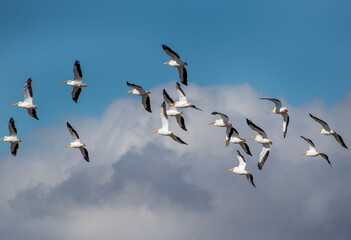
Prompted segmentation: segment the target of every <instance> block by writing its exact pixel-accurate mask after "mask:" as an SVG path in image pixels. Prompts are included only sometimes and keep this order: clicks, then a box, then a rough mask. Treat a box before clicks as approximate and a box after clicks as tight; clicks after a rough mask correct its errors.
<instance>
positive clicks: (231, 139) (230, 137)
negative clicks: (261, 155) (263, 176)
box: [223, 126, 252, 156]
mask: <svg viewBox="0 0 351 240" xmlns="http://www.w3.org/2000/svg"><path fill="white" fill-rule="evenodd" d="M226 135H227V137H226V140H225V141H224V142H223V143H226V147H228V146H229V143H233V144H239V145H240V146H241V148H242V149H243V150H244V151H245V152H246V153H247V154H248V155H250V156H252V154H251V151H250V148H249V146H248V145H247V144H246V140H245V139H242V138H240V136H239V133H238V131H237V130H236V129H235V128H233V127H232V126H230V127H227V132H226Z"/></svg>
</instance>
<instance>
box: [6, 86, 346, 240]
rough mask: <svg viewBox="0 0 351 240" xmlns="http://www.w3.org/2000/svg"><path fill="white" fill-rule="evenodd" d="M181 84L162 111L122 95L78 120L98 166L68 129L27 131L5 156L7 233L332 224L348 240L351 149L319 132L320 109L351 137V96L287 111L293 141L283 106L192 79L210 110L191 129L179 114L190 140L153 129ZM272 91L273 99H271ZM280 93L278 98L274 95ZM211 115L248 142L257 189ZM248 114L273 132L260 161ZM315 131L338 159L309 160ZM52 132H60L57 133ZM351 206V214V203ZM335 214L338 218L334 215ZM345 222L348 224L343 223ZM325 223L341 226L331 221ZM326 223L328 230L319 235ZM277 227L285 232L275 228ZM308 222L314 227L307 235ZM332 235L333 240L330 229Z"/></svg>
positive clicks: (153, 234) (254, 231)
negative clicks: (237, 171)
mask: <svg viewBox="0 0 351 240" xmlns="http://www.w3.org/2000/svg"><path fill="white" fill-rule="evenodd" d="M174 85H175V84H174V83H169V84H167V85H164V86H159V87H157V88H155V89H151V92H152V94H151V99H152V101H151V104H152V110H153V112H152V114H149V113H148V112H146V111H145V110H144V109H143V106H142V105H141V103H140V99H139V98H138V97H136V96H133V97H134V98H132V97H131V98H128V99H127V98H126V99H117V100H115V101H114V102H113V103H112V104H111V105H110V106H109V107H108V108H107V109H106V110H105V112H104V114H103V116H102V117H101V119H93V118H89V119H85V118H79V117H72V118H71V119H69V122H70V123H71V125H72V126H73V127H74V128H75V129H76V130H77V131H78V133H79V135H80V137H81V140H82V142H84V143H86V144H87V149H88V151H89V154H90V158H91V162H90V163H86V162H85V161H84V159H83V158H82V156H81V153H80V152H79V151H78V150H76V149H65V147H64V146H65V145H66V144H67V143H69V142H70V141H71V139H70V135H69V133H68V131H67V129H66V127H65V123H64V122H63V123H62V127H59V128H57V127H46V128H39V129H35V130H34V131H33V133H31V134H30V135H29V136H24V137H23V141H24V142H23V144H22V145H21V148H20V149H19V153H18V157H16V158H15V159H9V157H8V154H3V155H2V156H1V162H0V191H1V195H0V213H2V217H1V218H0V229H1V230H2V232H3V236H7V238H8V239H23V238H24V237H25V236H27V237H28V236H31V237H33V239H34V238H36V239H96V238H101V239H116V238H118V239H214V238H219V239H223V238H228V237H231V236H234V235H235V236H237V237H239V238H241V237H245V238H246V239H256V238H258V237H260V236H265V237H266V238H268V237H279V238H282V237H283V236H287V235H288V236H290V239H294V238H296V237H297V236H299V237H301V236H311V235H313V234H319V236H320V238H322V239H323V236H322V235H320V234H321V233H323V232H325V233H326V235H325V236H328V235H329V234H334V236H337V237H338V239H346V236H348V235H349V233H350V232H349V230H348V229H349V228H348V226H347V222H348V221H350V217H349V216H350V214H348V215H347V214H345V209H344V208H346V209H347V208H348V202H349V200H350V198H351V194H350V192H349V191H347V186H345V184H347V182H348V181H350V178H351V177H349V174H348V169H349V167H350V166H351V164H350V163H349V155H348V153H349V152H348V150H346V149H343V148H342V147H341V146H339V145H338V143H337V142H336V141H335V139H334V138H333V137H327V136H321V135H316V134H314V133H315V132H316V131H318V130H320V126H319V125H318V124H317V123H316V122H314V121H313V120H312V119H310V117H309V116H308V113H309V112H311V113H313V114H314V115H316V116H319V117H320V118H322V119H324V120H325V121H327V122H328V123H329V124H330V126H331V127H332V128H333V127H334V126H335V129H336V130H339V131H340V134H341V135H342V136H343V138H344V140H345V143H346V144H347V145H350V144H349V143H350V140H351V139H350V137H349V135H350V134H351V127H350V126H349V123H348V122H347V121H345V119H347V118H348V117H350V116H351V111H350V109H349V106H350V102H351V94H348V95H347V96H346V97H345V99H343V100H342V101H340V102H338V103H336V104H335V105H333V106H331V107H328V106H326V105H325V104H324V103H323V102H322V101H319V100H316V101H314V102H312V103H307V104H305V105H304V106H301V107H293V106H290V105H289V104H288V103H286V102H284V100H283V103H284V104H285V105H286V106H287V107H288V109H289V113H290V115H291V123H290V126H289V130H288V134H287V137H286V139H283V136H282V119H281V117H280V116H276V115H273V114H267V112H268V110H270V109H271V108H272V107H273V106H272V104H271V103H270V102H266V101H261V100H259V99H258V98H259V97H267V96H264V95H263V94H262V93H258V92H257V91H255V90H254V89H252V88H251V87H250V86H248V85H238V86H230V85H218V86H209V87H199V86H196V85H191V86H189V87H183V89H184V91H185V92H186V94H187V95H188V100H189V101H190V102H192V103H194V104H195V105H196V106H197V107H199V108H202V109H204V112H200V111H197V110H195V109H185V110H184V111H183V112H184V118H185V121H186V125H187V128H188V131H187V132H185V131H183V130H182V129H180V128H179V126H178V124H177V123H176V121H175V119H172V118H170V122H171V123H170V128H171V130H173V131H174V132H175V134H176V135H178V136H179V137H181V138H182V139H183V140H184V141H185V142H187V143H188V144H189V145H188V146H184V145H180V144H178V143H176V142H174V141H173V140H172V139H171V138H169V137H164V136H160V135H158V134H151V133H152V132H153V131H154V130H157V129H158V128H159V127H160V126H161V121H160V119H159V108H160V105H161V103H162V101H163V99H162V95H161V94H162V88H166V89H167V91H168V92H169V94H170V95H171V97H173V98H176V92H175V90H174ZM268 97H269V96H268ZM273 97H275V96H273ZM212 111H219V112H223V113H226V114H227V115H228V116H229V117H230V119H231V122H232V123H233V126H234V127H235V128H236V129H237V130H238V131H239V132H240V135H241V136H242V137H243V138H246V139H247V140H248V141H247V142H248V144H249V146H250V148H251V151H252V153H253V157H250V156H247V155H244V156H245V158H246V160H247V168H248V170H249V171H251V172H252V174H253V175H254V180H255V183H256V186H257V188H256V189H254V188H253V187H252V186H251V185H250V183H249V182H248V181H247V180H246V178H245V177H244V176H237V175H233V174H232V173H228V172H227V170H228V169H229V168H232V167H233V166H234V165H235V164H237V160H236V158H235V155H234V152H235V149H236V148H237V146H234V145H230V147H228V148H225V147H224V145H223V144H222V141H223V140H224V137H225V135H224V133H225V129H224V128H217V127H213V126H209V125H208V124H209V123H210V122H212V121H213V120H214V119H216V116H212V115H211V114H210V113H211V112H212ZM245 118H249V119H251V120H252V121H253V122H254V123H256V124H257V125H258V126H260V127H262V128H263V129H264V130H265V131H266V132H267V134H268V136H269V137H270V138H271V139H272V141H273V145H272V149H271V154H270V156H269V158H268V160H267V162H266V165H265V166H264V168H263V171H259V170H258V169H257V159H258V155H259V152H260V150H261V146H260V145H259V144H257V143H256V142H254V141H252V140H249V137H251V136H253V135H255V132H253V131H252V130H251V129H250V128H249V127H248V126H247V125H246V121H245ZM300 135H304V136H306V137H308V138H311V139H312V140H313V141H314V142H315V144H316V146H317V149H320V151H322V152H325V153H327V154H328V155H329V157H330V160H331V162H332V164H333V166H334V168H332V169H331V168H330V167H329V165H328V164H327V163H326V162H325V161H324V160H323V159H322V158H319V157H317V158H306V157H304V156H301V153H303V152H305V151H306V149H307V148H308V146H307V144H306V143H305V142H304V141H303V140H302V139H301V138H300ZM52 136H55V137H54V138H53V137H52ZM346 211H347V212H350V211H349V210H346ZM329 217H332V218H333V220H334V221H329V220H328V218H329ZM334 222H337V223H338V224H334ZM326 224H328V225H331V226H330V227H329V228H325V227H323V226H325V225H326ZM320 228H322V230H321V231H322V232H320V233H318V231H319V229H320ZM268 229H275V232H272V231H269V230H268ZM298 229H300V230H301V229H302V231H303V232H301V231H300V232H298V233H297V230H298ZM325 238H327V237H325Z"/></svg>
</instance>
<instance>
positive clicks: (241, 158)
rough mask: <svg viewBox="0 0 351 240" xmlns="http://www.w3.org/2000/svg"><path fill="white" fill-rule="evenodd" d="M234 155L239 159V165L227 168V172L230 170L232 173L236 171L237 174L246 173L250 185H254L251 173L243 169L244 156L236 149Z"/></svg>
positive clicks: (244, 163) (244, 164)
mask: <svg viewBox="0 0 351 240" xmlns="http://www.w3.org/2000/svg"><path fill="white" fill-rule="evenodd" d="M236 156H237V158H238V160H239V166H237V167H234V168H232V169H229V170H228V172H230V171H232V172H233V173H236V174H239V175H246V178H247V180H248V181H249V182H250V183H251V184H252V186H254V187H256V186H255V183H254V182H253V177H252V175H251V173H249V172H248V171H246V170H245V167H246V161H245V158H244V157H243V156H242V155H241V154H240V152H239V151H238V150H237V151H236Z"/></svg>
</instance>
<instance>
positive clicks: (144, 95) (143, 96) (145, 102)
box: [127, 81, 151, 112]
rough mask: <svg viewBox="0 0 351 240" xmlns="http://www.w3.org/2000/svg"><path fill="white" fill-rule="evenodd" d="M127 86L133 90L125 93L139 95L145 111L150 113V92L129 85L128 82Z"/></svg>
mask: <svg viewBox="0 0 351 240" xmlns="http://www.w3.org/2000/svg"><path fill="white" fill-rule="evenodd" d="M127 85H128V86H129V87H131V88H134V89H133V90H130V91H128V92H127V93H133V94H135V95H141V103H142V104H143V105H144V108H145V110H146V111H148V112H151V105H150V97H149V94H150V93H151V92H149V91H145V90H144V89H143V88H142V87H140V86H138V85H135V84H132V83H129V82H128V81H127Z"/></svg>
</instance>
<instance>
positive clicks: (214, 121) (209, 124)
mask: <svg viewBox="0 0 351 240" xmlns="http://www.w3.org/2000/svg"><path fill="white" fill-rule="evenodd" d="M215 123H216V121H214V122H211V123H210V124H208V125H212V124H215Z"/></svg>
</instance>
